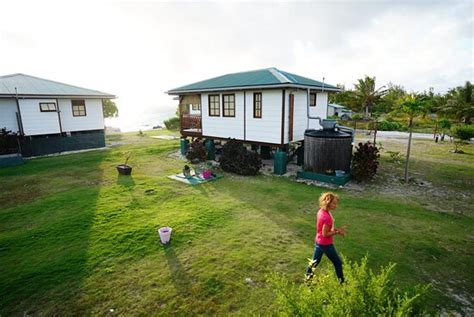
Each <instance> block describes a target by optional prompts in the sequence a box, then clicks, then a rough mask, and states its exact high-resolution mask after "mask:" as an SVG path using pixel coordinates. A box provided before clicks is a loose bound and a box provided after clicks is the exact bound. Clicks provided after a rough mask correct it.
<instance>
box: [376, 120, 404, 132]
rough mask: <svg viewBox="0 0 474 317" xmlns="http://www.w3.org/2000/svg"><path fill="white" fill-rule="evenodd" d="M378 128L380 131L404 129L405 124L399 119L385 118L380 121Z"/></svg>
mask: <svg viewBox="0 0 474 317" xmlns="http://www.w3.org/2000/svg"><path fill="white" fill-rule="evenodd" d="M378 130H380V131H403V130H405V126H404V125H403V124H401V123H400V122H397V121H391V120H384V121H381V122H379V123H378Z"/></svg>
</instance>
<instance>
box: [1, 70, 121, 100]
mask: <svg viewBox="0 0 474 317" xmlns="http://www.w3.org/2000/svg"><path fill="white" fill-rule="evenodd" d="M15 88H16V91H15ZM16 95H18V96H51V97H56V96H57V97H81V96H83V97H97V98H107V99H113V98H115V96H114V95H112V94H108V93H105V92H101V91H98V90H92V89H86V88H81V87H76V86H71V85H68V84H63V83H59V82H55V81H52V80H48V79H43V78H38V77H34V76H29V75H25V74H12V75H6V76H0V98H1V97H14V96H16Z"/></svg>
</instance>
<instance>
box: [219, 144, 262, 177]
mask: <svg viewBox="0 0 474 317" xmlns="http://www.w3.org/2000/svg"><path fill="white" fill-rule="evenodd" d="M219 162H220V164H221V168H222V169H223V170H224V171H227V172H232V173H235V174H239V175H257V174H258V173H259V171H260V168H261V167H262V160H261V158H260V155H259V154H258V153H257V152H254V151H248V150H247V149H246V148H245V147H244V145H243V144H242V143H240V142H238V141H236V140H235V139H229V140H228V141H227V143H226V144H225V145H224V146H223V147H222V155H221V157H220V160H219Z"/></svg>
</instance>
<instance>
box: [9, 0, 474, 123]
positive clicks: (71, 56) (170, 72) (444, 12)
mask: <svg viewBox="0 0 474 317" xmlns="http://www.w3.org/2000/svg"><path fill="white" fill-rule="evenodd" d="M472 6H473V5H472V2H470V1H466V2H454V3H443V2H432V1H418V2H414V3H411V2H402V3H400V4H392V3H391V2H387V1H379V2H375V1H369V2H365V1H353V2H347V1H344V2H339V1H337V2H298V3H284V2H278V3H276V4H275V3H272V2H259V3H253V2H252V3H250V2H245V3H207V2H206V3H201V2H193V3H189V2H187V3H184V2H182V3H156V2H153V1H148V2H127V1H125V2H120V3H115V2H98V3H97V2H85V3H84V2H68V3H63V2H56V3H51V2H43V1H41V2H38V1H36V2H10V3H5V4H2V11H3V12H9V14H4V15H2V19H1V20H0V50H1V58H0V69H1V71H2V74H8V73H16V72H24V73H27V74H31V75H35V76H39V77H44V78H49V79H53V80H57V81H60V82H65V83H70V84H75V85H78V86H83V87H87V88H92V89H98V90H102V91H106V92H110V93H114V94H116V95H118V96H119V99H118V100H117V103H118V105H119V108H120V113H121V119H120V120H121V123H120V124H122V125H125V124H127V123H128V124H137V123H141V122H150V123H152V124H157V123H159V121H162V120H163V119H165V118H166V117H167V116H170V115H172V114H173V113H174V111H175V106H176V102H175V101H173V100H172V99H171V98H170V97H169V96H167V95H165V94H164V91H166V90H168V89H171V88H175V87H178V86H181V85H185V84H189V83H192V82H195V81H198V80H202V79H206V78H210V77H213V76H218V75H221V74H225V73H230V72H237V71H245V70H251V69H258V68H265V67H271V66H276V67H278V68H280V69H282V70H285V71H289V72H292V73H296V74H300V75H303V76H307V77H311V78H314V79H319V80H321V79H322V77H325V80H326V82H328V83H331V84H337V83H344V84H346V86H348V87H351V86H352V84H353V83H354V82H355V81H356V80H357V78H361V77H362V76H364V75H366V74H367V75H370V76H376V77H377V81H378V84H380V85H383V84H386V83H388V82H393V83H397V84H402V85H403V86H405V88H407V89H409V90H424V89H428V87H431V86H432V87H434V88H435V90H436V91H445V90H446V89H448V88H449V87H453V86H457V85H461V84H462V83H463V82H464V81H465V80H472V79H473V67H474V65H473V47H472V45H473V42H472V41H473V38H474V36H473V17H472ZM2 74H0V75H2Z"/></svg>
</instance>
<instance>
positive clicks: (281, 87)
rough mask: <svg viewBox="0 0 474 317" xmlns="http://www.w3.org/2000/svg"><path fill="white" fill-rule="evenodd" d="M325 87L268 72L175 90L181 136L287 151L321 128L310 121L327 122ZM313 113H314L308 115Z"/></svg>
mask: <svg viewBox="0 0 474 317" xmlns="http://www.w3.org/2000/svg"><path fill="white" fill-rule="evenodd" d="M339 90H340V89H339V88H337V87H335V86H332V85H328V84H326V83H323V82H320V81H317V80H314V79H309V78H306V77H302V76H299V75H295V74H291V73H288V72H284V71H281V70H279V69H276V68H267V69H261V70H255V71H248V72H241V73H233V74H227V75H223V76H220V77H216V78H211V79H208V80H203V81H200V82H197V83H194V84H190V85H186V86H182V87H179V88H175V89H171V90H169V91H168V92H167V93H168V94H170V95H177V96H179V104H180V120H181V135H182V136H184V137H187V136H189V137H203V138H207V139H227V138H235V139H237V140H240V141H243V142H246V143H256V144H261V145H271V146H277V147H283V146H285V145H287V144H288V143H290V142H294V141H301V140H304V132H305V130H306V129H308V128H320V126H319V123H318V121H317V120H312V119H308V111H309V113H310V116H313V117H320V118H321V119H325V118H326V113H327V103H328V93H331V92H338V91H339ZM308 109H309V110H308Z"/></svg>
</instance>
